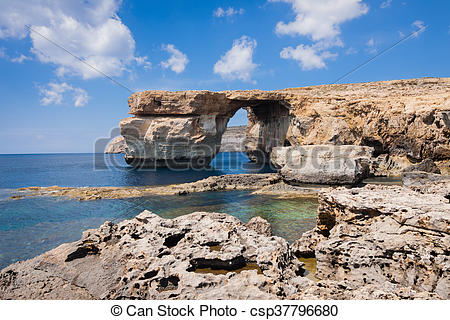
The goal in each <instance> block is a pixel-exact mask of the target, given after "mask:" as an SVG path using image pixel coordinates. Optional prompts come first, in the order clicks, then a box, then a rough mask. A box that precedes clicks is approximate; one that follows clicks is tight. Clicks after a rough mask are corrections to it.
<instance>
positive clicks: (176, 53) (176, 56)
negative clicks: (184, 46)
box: [161, 44, 189, 73]
mask: <svg viewBox="0 0 450 320" xmlns="http://www.w3.org/2000/svg"><path fill="white" fill-rule="evenodd" d="M163 50H165V51H167V52H169V53H170V58H169V59H168V60H166V61H163V62H161V66H162V67H163V68H165V69H167V68H170V70H172V71H173V72H176V73H181V72H183V71H184V69H185V68H186V65H187V64H188V62H189V59H188V58H187V56H186V55H185V54H184V53H183V52H181V51H180V50H178V49H177V48H175V46H174V45H173V44H168V45H165V46H163Z"/></svg>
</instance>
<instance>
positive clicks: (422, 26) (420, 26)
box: [411, 20, 427, 38]
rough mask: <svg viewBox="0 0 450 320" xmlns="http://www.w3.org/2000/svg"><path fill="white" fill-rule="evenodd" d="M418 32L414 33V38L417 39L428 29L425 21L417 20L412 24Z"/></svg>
mask: <svg viewBox="0 0 450 320" xmlns="http://www.w3.org/2000/svg"><path fill="white" fill-rule="evenodd" d="M411 25H412V26H413V27H414V28H415V29H416V30H417V31H415V32H414V33H413V37H415V38H417V37H418V36H419V35H420V34H421V33H422V32H424V31H425V29H426V28H427V27H426V26H425V24H424V22H423V21H420V20H416V21H414V22H413V23H412V24H411Z"/></svg>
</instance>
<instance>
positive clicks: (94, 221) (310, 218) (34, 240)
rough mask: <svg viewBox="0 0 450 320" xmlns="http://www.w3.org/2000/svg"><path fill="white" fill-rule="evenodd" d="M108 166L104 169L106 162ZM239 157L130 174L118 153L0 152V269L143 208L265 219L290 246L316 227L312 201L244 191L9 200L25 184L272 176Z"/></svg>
mask: <svg viewBox="0 0 450 320" xmlns="http://www.w3.org/2000/svg"><path fill="white" fill-rule="evenodd" d="M105 164H106V165H105ZM271 171H272V169H271V168H269V167H267V166H263V167H259V166H257V165H255V164H252V163H250V162H249V160H248V158H247V157H246V155H245V154H242V153H219V154H218V156H217V157H216V159H215V160H214V161H213V163H212V164H211V168H209V169H207V170H183V171H171V170H168V169H157V170H135V169H132V168H129V167H128V166H127V165H126V164H125V162H124V161H123V156H122V155H107V156H106V160H105V158H104V155H102V154H46V155H0V269H1V268H3V267H6V266H7V265H9V264H11V263H14V262H16V261H19V260H23V259H28V258H32V257H34V256H36V255H39V254H41V253H43V252H45V251H47V250H50V249H52V248H55V247H56V246H58V245H60V244H62V243H65V242H71V241H76V240H78V239H79V238H80V236H81V232H82V231H84V230H86V229H90V228H97V227H99V226H100V225H101V224H102V223H103V222H105V221H106V220H110V221H115V222H118V221H121V220H124V219H129V218H132V217H134V216H136V215H137V214H138V213H140V212H141V211H142V210H144V209H147V210H149V211H152V212H154V213H156V214H158V215H160V216H162V217H164V218H174V217H178V216H181V215H184V214H188V213H191V212H195V211H214V212H225V213H229V214H231V215H233V216H235V217H237V218H239V219H240V220H242V221H243V222H247V221H248V220H249V219H251V218H252V217H254V216H261V217H263V218H265V219H267V220H268V221H269V222H270V223H271V224H272V228H273V230H274V234H275V235H279V236H282V237H284V238H286V239H287V240H289V241H293V240H295V239H297V238H299V236H300V235H301V233H303V232H304V231H307V230H309V229H311V228H313V227H314V225H315V217H316V210H317V200H315V199H277V198H275V197H270V196H263V195H252V194H251V192H248V191H227V192H205V193H197V194H189V195H186V196H164V197H163V196H151V197H144V198H139V199H113V200H97V201H83V202H80V201H76V200H70V199H66V198H53V197H35V198H23V199H19V200H13V199H10V198H9V197H10V196H11V194H12V193H13V192H14V191H15V189H16V188H19V187H26V186H51V185H60V186H142V185H162V184H171V183H183V182H190V181H196V180H198V179H202V178H206V177H208V176H211V175H221V174H230V173H258V172H260V173H261V172H271Z"/></svg>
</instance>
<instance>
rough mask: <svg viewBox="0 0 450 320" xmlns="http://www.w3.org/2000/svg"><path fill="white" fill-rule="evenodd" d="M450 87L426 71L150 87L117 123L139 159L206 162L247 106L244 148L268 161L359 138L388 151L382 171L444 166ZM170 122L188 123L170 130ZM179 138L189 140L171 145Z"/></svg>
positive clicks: (448, 151)
mask: <svg viewBox="0 0 450 320" xmlns="http://www.w3.org/2000/svg"><path fill="white" fill-rule="evenodd" d="M449 90H450V79H449V78H422V79H408V80H393V81H382V82H369V83H358V84H336V85H324V86H314V87H306V88H292V89H285V90H276V91H262V90H249V91H222V92H210V91H184V92H166V91H145V92H139V93H136V94H133V95H132V96H131V97H130V99H129V106H130V113H131V114H133V115H135V116H136V118H135V120H123V121H122V123H121V125H120V127H121V134H122V135H123V136H124V137H125V139H126V141H127V144H128V145H129V149H128V151H127V159H128V162H129V163H130V164H132V165H136V166H139V165H143V164H144V165H145V164H151V165H154V163H157V164H159V165H163V163H167V164H169V165H170V164H171V163H172V162H176V163H178V162H182V163H185V164H186V163H190V162H191V159H192V160H193V162H194V164H195V165H203V164H206V165H207V164H208V163H209V161H210V160H211V159H212V158H213V157H214V155H215V153H216V152H217V150H219V148H220V140H221V136H222V134H223V132H224V129H225V127H226V124H227V122H228V120H229V118H230V117H231V116H232V115H233V114H234V113H235V112H236V111H237V110H238V109H240V108H245V109H246V110H247V112H248V118H249V125H248V127H247V130H246V139H245V143H244V144H245V150H246V152H247V154H248V155H249V157H250V158H251V159H252V160H254V161H261V162H268V161H269V154H270V152H271V151H272V149H273V148H274V147H280V146H298V145H322V144H328V145H362V146H369V147H373V148H374V149H375V156H378V155H382V156H386V155H387V156H388V158H386V157H385V158H383V159H379V160H380V163H381V164H382V165H381V166H380V169H379V170H378V171H377V172H378V174H380V175H390V174H391V172H390V170H393V171H395V173H396V174H397V173H399V172H401V170H403V169H404V168H406V167H408V166H409V165H411V164H413V163H417V162H420V161H423V160H425V159H427V158H430V159H432V160H433V161H435V162H437V163H438V164H439V167H440V168H441V171H442V168H444V169H445V168H448V163H449V160H450V140H449V139H450V134H449V133H450V122H449V114H450V100H449V95H448V92H449ZM159 118H161V119H159ZM163 118H164V119H165V120H163ZM158 119H159V120H158ZM206 119H207V120H206ZM167 121H173V122H174V125H175V124H176V126H177V127H178V128H184V129H183V130H180V132H175V131H171V132H169V131H170V130H169V129H167V128H166V127H165V126H164V122H167ZM178 138H180V139H181V140H183V143H184V144H185V146H184V147H175V148H174V150H170V149H171V148H172V147H173V146H174V145H176V142H178V141H179V140H178ZM185 138H187V139H185ZM166 140H167V142H164V141H166ZM154 143H156V144H157V145H161V147H158V146H154V145H153V144H154ZM200 145H202V146H201V147H200ZM206 149H207V150H206ZM383 160H384V161H383Z"/></svg>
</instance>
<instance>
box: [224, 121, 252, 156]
mask: <svg viewBox="0 0 450 320" xmlns="http://www.w3.org/2000/svg"><path fill="white" fill-rule="evenodd" d="M245 129H246V127H245V126H236V127H227V129H226V131H225V133H224V134H223V135H222V141H221V142H220V152H245V147H244V140H245Z"/></svg>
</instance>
